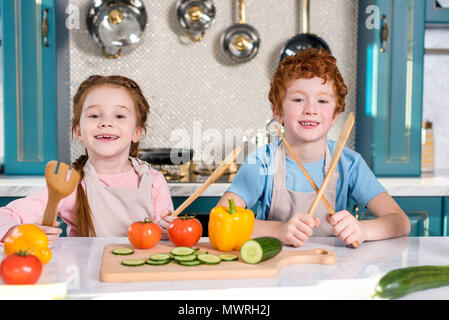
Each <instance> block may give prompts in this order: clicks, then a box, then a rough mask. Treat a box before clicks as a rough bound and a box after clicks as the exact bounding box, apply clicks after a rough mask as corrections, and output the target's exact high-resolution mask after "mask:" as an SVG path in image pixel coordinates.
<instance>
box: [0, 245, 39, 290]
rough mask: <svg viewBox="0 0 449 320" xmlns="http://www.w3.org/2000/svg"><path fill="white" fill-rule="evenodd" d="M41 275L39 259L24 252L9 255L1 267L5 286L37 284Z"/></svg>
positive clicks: (0, 271) (0, 273)
mask: <svg viewBox="0 0 449 320" xmlns="http://www.w3.org/2000/svg"><path fill="white" fill-rule="evenodd" d="M41 273H42V262H41V261H40V260H39V258H38V257H36V256H35V255H31V254H30V255H28V254H27V253H26V252H25V253H24V252H22V251H20V252H19V253H13V254H9V255H7V256H6V258H5V259H3V261H2V264H1V265H0V275H1V277H2V280H3V282H4V283H5V284H35V283H36V282H37V281H38V280H39V278H40V276H41Z"/></svg>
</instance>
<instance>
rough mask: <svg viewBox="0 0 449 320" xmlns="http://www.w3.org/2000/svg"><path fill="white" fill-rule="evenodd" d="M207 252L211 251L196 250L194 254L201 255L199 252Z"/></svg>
mask: <svg viewBox="0 0 449 320" xmlns="http://www.w3.org/2000/svg"><path fill="white" fill-rule="evenodd" d="M206 253H209V252H208V251H207V250H198V251H195V253H194V254H196V255H199V254H206Z"/></svg>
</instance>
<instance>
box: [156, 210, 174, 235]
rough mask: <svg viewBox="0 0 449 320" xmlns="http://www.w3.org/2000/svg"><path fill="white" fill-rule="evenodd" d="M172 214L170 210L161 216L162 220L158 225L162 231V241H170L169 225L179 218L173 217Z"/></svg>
mask: <svg viewBox="0 0 449 320" xmlns="http://www.w3.org/2000/svg"><path fill="white" fill-rule="evenodd" d="M171 214H172V212H171V211H170V210H169V209H164V210H163V211H162V212H161V213H160V214H159V216H160V219H159V221H158V222H157V224H158V225H159V226H160V227H161V229H162V238H161V239H162V240H168V225H169V224H170V223H171V222H172V221H173V220H175V219H176V218H177V217H175V216H172V215H171Z"/></svg>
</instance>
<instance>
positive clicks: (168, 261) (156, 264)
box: [145, 259, 171, 266]
mask: <svg viewBox="0 0 449 320" xmlns="http://www.w3.org/2000/svg"><path fill="white" fill-rule="evenodd" d="M170 261H171V260H170V259H167V260H151V259H149V260H147V261H145V263H147V264H151V265H152V266H162V265H164V264H167V263H170Z"/></svg>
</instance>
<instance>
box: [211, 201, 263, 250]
mask: <svg viewBox="0 0 449 320" xmlns="http://www.w3.org/2000/svg"><path fill="white" fill-rule="evenodd" d="M228 201H229V208H226V207H223V206H217V207H215V208H213V209H212V211H211V212H210V215H209V241H210V243H211V245H212V247H214V248H217V249H218V250H220V251H231V250H240V248H241V247H242V245H243V243H245V241H247V240H249V239H250V238H251V234H252V233H253V228H254V220H255V217H254V213H253V212H252V211H251V210H249V209H245V208H242V207H236V206H235V203H234V199H232V198H229V200H228Z"/></svg>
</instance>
